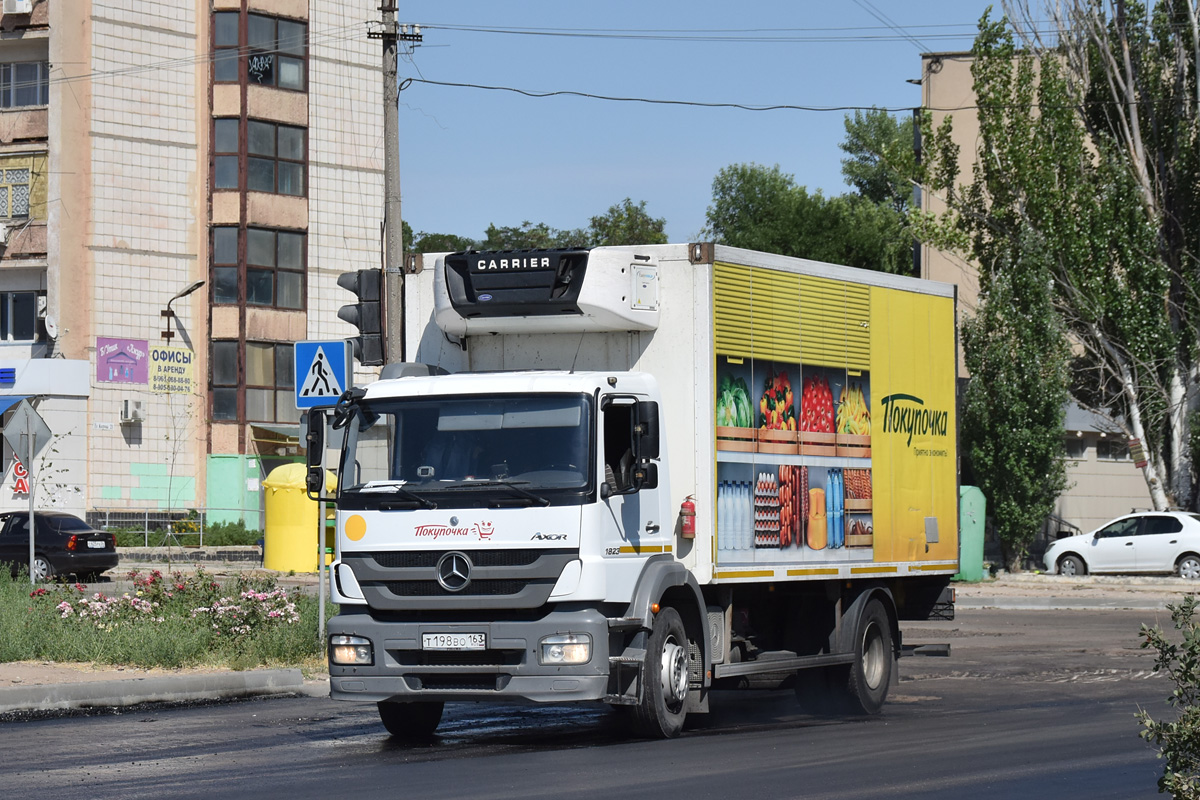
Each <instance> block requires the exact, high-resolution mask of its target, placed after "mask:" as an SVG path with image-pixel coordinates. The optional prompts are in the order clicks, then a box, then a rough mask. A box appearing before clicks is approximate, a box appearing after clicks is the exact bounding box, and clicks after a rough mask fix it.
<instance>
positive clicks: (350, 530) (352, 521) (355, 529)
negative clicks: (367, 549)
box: [345, 514, 367, 542]
mask: <svg viewBox="0 0 1200 800" xmlns="http://www.w3.org/2000/svg"><path fill="white" fill-rule="evenodd" d="M345 531H346V538H347V539H349V540H350V541H352V542H357V541H358V540H359V539H361V538H363V537H364V536H366V535H367V521H366V520H365V519H363V518H362V517H360V516H359V515H358V514H355V515H353V516H352V517H350V518H348V519H347V520H346V526H345Z"/></svg>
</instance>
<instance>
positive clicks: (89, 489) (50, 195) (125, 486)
mask: <svg viewBox="0 0 1200 800" xmlns="http://www.w3.org/2000/svg"><path fill="white" fill-rule="evenodd" d="M377 7H378V3H375V2H372V1H371V0H341V2H337V3H334V2H330V1H329V0H5V2H4V3H3V5H2V9H3V14H2V15H0V225H2V226H3V235H2V236H0V406H4V408H5V413H6V416H5V419H7V416H8V415H9V414H11V409H12V407H14V406H13V403H15V402H16V401H17V399H18V398H22V397H28V398H30V401H31V402H33V403H34V404H35V406H36V408H37V409H38V411H39V413H40V414H41V415H42V416H43V418H44V419H45V420H46V422H47V423H48V425H49V427H50V429H51V430H52V432H53V434H54V439H53V440H52V443H51V446H50V447H49V448H47V451H46V452H44V453H43V455H42V457H41V458H39V459H35V463H34V464H31V465H23V466H28V467H30V471H31V472H32V473H33V475H34V477H35V478H36V479H37V487H36V489H35V491H36V493H37V494H36V503H37V505H38V506H39V507H43V508H49V507H55V508H62V509H65V510H69V511H72V512H74V513H77V514H80V515H84V514H87V515H89V516H91V517H92V518H93V519H96V518H97V516H98V515H99V516H101V517H103V515H105V514H119V513H123V512H129V511H138V510H144V511H147V512H159V513H164V514H165V513H168V512H171V513H176V514H179V513H185V512H186V511H187V510H188V509H207V510H209V512H210V517H211V518H213V519H218V520H220V519H227V520H233V519H244V520H245V521H246V523H247V525H248V526H249V527H261V519H260V516H259V513H260V509H261V492H262V487H261V482H262V480H263V478H264V477H265V476H266V475H267V474H268V473H269V472H270V470H271V469H272V468H273V467H274V466H276V465H278V464H280V463H284V462H286V461H288V460H294V459H296V458H298V457H299V456H300V447H299V438H300V437H299V413H298V412H297V411H296V408H295V404H294V381H295V376H294V375H293V372H294V370H293V366H292V349H293V343H294V342H296V341H298V340H304V339H340V338H344V337H347V336H352V335H354V334H355V333H356V331H355V330H354V328H352V327H351V326H349V325H348V324H346V323H344V322H342V321H341V320H339V319H337V316H336V313H337V308H338V307H339V306H340V305H342V304H343V303H347V302H351V301H352V297H351V296H350V295H349V294H348V293H347V292H346V291H345V290H343V289H341V288H339V287H338V286H337V285H336V280H337V276H338V275H339V274H341V273H342V272H345V271H348V270H355V269H368V268H378V267H379V265H380V251H381V245H380V234H379V232H380V225H381V218H382V208H383V188H382V187H383V158H384V145H383V107H382V92H381V82H382V77H381V69H380V62H381V55H380V53H381V51H380V45H379V42H378V41H377V40H371V39H369V38H368V36H367V22H368V21H369V20H372V19H378V17H379V13H378V9H377ZM201 282H202V283H201ZM6 378H7V379H6ZM2 461H3V464H2V466H3V468H4V470H5V472H4V478H3V482H2V483H0V509H5V508H24V507H27V504H28V497H27V496H26V495H23V494H21V493H20V492H16V491H14V489H15V484H16V482H15V480H14V470H15V469H16V468H17V465H15V464H14V459H13V455H12V453H11V452H9V450H8V449H7V447H6V448H5V449H4V451H3V458H2Z"/></svg>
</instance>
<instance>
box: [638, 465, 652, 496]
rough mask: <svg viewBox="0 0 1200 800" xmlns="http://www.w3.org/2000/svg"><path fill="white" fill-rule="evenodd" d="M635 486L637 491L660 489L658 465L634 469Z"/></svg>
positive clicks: (639, 466) (641, 466) (640, 466)
mask: <svg viewBox="0 0 1200 800" xmlns="http://www.w3.org/2000/svg"><path fill="white" fill-rule="evenodd" d="M633 485H634V488H635V490H636V491H639V492H640V491H641V490H642V489H657V488H658V465H657V464H639V465H638V466H636V467H634V468H633Z"/></svg>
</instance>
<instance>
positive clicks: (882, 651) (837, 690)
mask: <svg viewBox="0 0 1200 800" xmlns="http://www.w3.org/2000/svg"><path fill="white" fill-rule="evenodd" d="M853 655H854V661H853V662H852V663H850V664H846V665H839V666H835V667H821V668H817V669H804V670H800V673H799V674H798V675H797V676H796V699H797V700H798V701H799V702H800V706H801V708H803V709H804V710H805V711H806V712H808V713H809V714H878V713H879V712H880V711H881V710H882V709H883V701H884V700H886V699H887V693H888V687H889V685H890V684H891V681H892V670H893V669H894V668H895V662H896V659H895V657H894V653H893V652H892V626H891V621H890V620H889V619H888V615H887V611H886V610H885V609H884V607H883V603H881V602H879V601H878V600H871V601H870V602H869V603H868V604H867V606H866V608H864V609H863V612H862V615H861V616H860V617H859V618H858V625H857V627H856V629H855V632H854V653H853Z"/></svg>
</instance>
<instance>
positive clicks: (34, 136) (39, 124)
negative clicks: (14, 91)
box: [0, 107, 50, 144]
mask: <svg viewBox="0 0 1200 800" xmlns="http://www.w3.org/2000/svg"><path fill="white" fill-rule="evenodd" d="M49 125H50V109H48V108H42V107H31V108H6V109H0V144H28V143H31V142H37V143H40V144H44V143H45V142H46V139H47V137H48V136H49V135H50V134H49V130H50V127H49Z"/></svg>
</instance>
